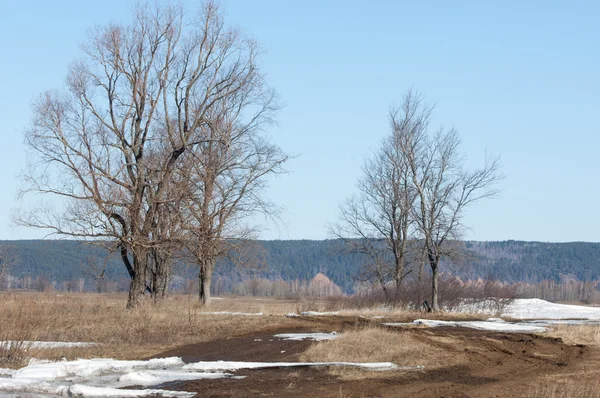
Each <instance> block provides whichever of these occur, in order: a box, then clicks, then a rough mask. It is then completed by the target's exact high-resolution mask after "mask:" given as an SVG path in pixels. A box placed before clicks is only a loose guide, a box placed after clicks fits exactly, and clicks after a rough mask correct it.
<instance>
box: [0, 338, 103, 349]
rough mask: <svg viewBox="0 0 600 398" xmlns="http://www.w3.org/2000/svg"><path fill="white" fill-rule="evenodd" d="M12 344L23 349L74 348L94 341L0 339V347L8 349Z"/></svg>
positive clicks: (89, 344)
mask: <svg viewBox="0 0 600 398" xmlns="http://www.w3.org/2000/svg"><path fill="white" fill-rule="evenodd" d="M13 344H15V345H17V346H18V347H22V348H25V349H32V348H33V349H47V348H74V347H89V346H92V345H96V343H82V342H65V341H13V340H6V341H0V347H3V348H6V349H9V348H10V347H12V346H13Z"/></svg>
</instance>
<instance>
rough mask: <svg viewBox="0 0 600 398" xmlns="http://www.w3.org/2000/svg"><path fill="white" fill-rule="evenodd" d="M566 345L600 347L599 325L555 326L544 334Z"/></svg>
mask: <svg viewBox="0 0 600 398" xmlns="http://www.w3.org/2000/svg"><path fill="white" fill-rule="evenodd" d="M545 335H547V336H551V337H560V338H561V339H562V340H563V341H564V342H565V343H567V344H585V345H600V325H556V326H554V327H552V330H551V331H549V332H547V333H545Z"/></svg>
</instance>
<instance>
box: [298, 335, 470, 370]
mask: <svg viewBox="0 0 600 398" xmlns="http://www.w3.org/2000/svg"><path fill="white" fill-rule="evenodd" d="M437 343H438V342H434V341H433V340H431V339H425V338H424V337H422V336H417V335H416V334H415V333H413V332H411V331H410V330H398V331H395V330H388V329H383V328H379V327H367V328H363V329H357V330H352V331H346V332H344V333H343V334H342V335H341V336H340V337H338V338H337V339H334V340H327V341H321V342H318V343H315V344H313V345H312V346H311V347H310V348H309V349H308V350H307V351H305V352H304V353H303V354H302V355H301V357H300V360H302V361H317V362H335V361H348V362H392V363H394V364H396V365H399V366H425V367H426V368H427V369H432V368H439V367H444V366H450V365H455V364H457V363H459V362H461V361H463V360H464V354H462V353H460V352H457V351H454V350H447V349H445V348H442V347H443V346H444V345H446V343H447V344H458V341H452V342H444V343H441V344H437ZM331 372H332V373H335V374H338V375H342V376H345V377H347V378H364V377H365V371H358V370H352V369H332V370H331ZM370 373H372V375H371V376H376V375H377V374H382V375H384V373H386V372H370Z"/></svg>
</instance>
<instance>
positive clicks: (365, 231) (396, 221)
mask: <svg viewBox="0 0 600 398" xmlns="http://www.w3.org/2000/svg"><path fill="white" fill-rule="evenodd" d="M394 116H395V113H392V114H391V120H392V122H394ZM401 134H405V131H404V130H403V129H394V130H393V133H392V135H391V136H390V137H388V138H386V139H385V140H384V141H383V142H382V144H381V146H380V148H379V150H378V151H377V152H376V153H375V154H374V156H373V158H371V159H369V160H368V161H367V162H366V163H365V165H364V166H363V177H362V178H361V179H360V181H359V183H358V190H359V194H358V195H356V196H354V197H352V198H350V199H349V200H347V201H346V202H345V203H344V204H343V205H341V206H340V212H341V216H340V222H339V223H338V224H336V225H334V226H333V227H332V228H331V230H332V232H333V234H334V235H335V236H337V237H339V238H342V239H344V240H345V241H346V242H347V244H348V245H349V248H350V251H351V252H353V253H358V254H361V255H363V256H365V257H366V258H367V259H368V260H367V262H366V263H365V264H364V266H363V279H364V280H371V281H376V282H377V283H378V284H379V286H380V287H381V289H382V290H383V292H384V294H385V296H386V298H387V299H389V292H388V285H389V283H390V282H393V284H394V286H395V289H396V294H397V293H398V291H399V290H400V287H401V284H402V281H403V280H404V279H405V278H406V277H407V276H408V275H409V274H410V273H411V272H412V268H411V267H410V265H411V263H412V261H411V260H410V259H409V257H410V256H413V254H412V253H411V251H413V249H414V248H413V247H412V246H414V245H412V244H411V242H410V233H411V225H412V223H413V221H412V219H411V210H412V206H413V203H414V201H415V199H416V195H415V190H414V189H413V187H412V180H411V175H410V168H409V165H408V163H407V161H406V158H405V156H404V154H403V152H402V146H401V140H402V137H401V136H399V135H401Z"/></svg>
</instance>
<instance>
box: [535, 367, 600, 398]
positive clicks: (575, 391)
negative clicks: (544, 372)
mask: <svg viewBox="0 0 600 398" xmlns="http://www.w3.org/2000/svg"><path fill="white" fill-rule="evenodd" d="M599 376H600V373H599V372H598V371H589V372H577V373H576V374H563V375H558V376H552V377H550V376H547V377H544V378H543V379H542V380H539V381H537V382H536V383H535V384H534V385H533V386H532V387H531V390H530V393H529V394H528V395H527V396H528V397H532V398H591V397H597V396H598V394H599V391H600V380H598V377H599Z"/></svg>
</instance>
